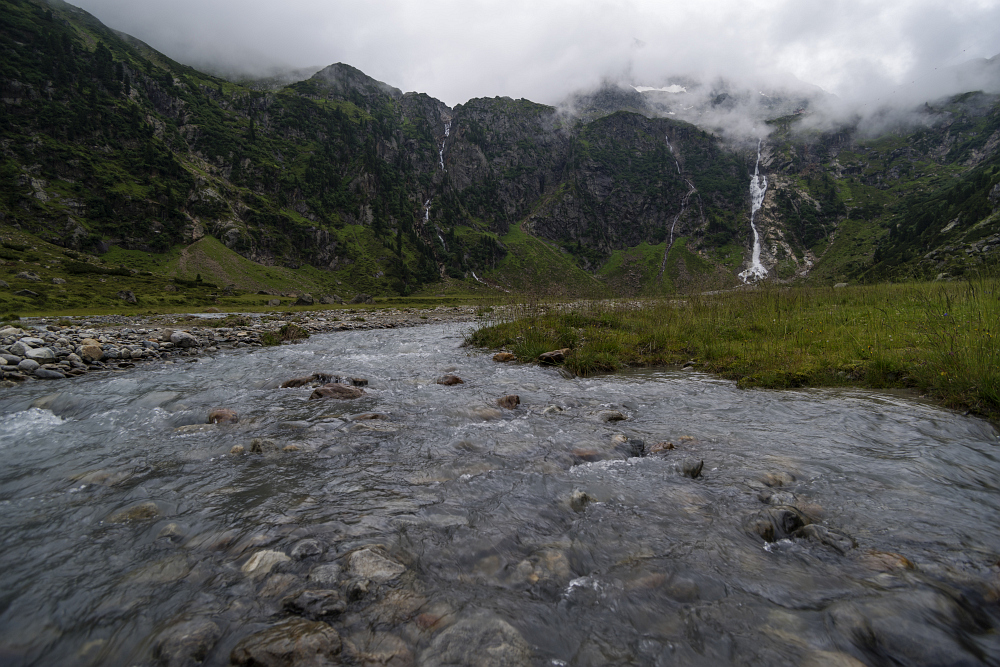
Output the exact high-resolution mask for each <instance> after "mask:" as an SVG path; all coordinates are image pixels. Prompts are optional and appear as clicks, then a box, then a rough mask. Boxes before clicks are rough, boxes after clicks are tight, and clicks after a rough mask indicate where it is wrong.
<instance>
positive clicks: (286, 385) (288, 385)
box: [281, 375, 316, 389]
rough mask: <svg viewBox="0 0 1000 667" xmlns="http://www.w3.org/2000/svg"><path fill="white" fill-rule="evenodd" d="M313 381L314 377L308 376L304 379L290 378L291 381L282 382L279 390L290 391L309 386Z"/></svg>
mask: <svg viewBox="0 0 1000 667" xmlns="http://www.w3.org/2000/svg"><path fill="white" fill-rule="evenodd" d="M315 379H316V376H315V375H308V376H306V377H301V378H292V379H291V380H286V381H285V382H282V383H281V388H282V389H292V388H295V387H302V386H304V385H307V384H309V383H310V382H313V381H314V380H315Z"/></svg>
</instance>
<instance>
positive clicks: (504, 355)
mask: <svg viewBox="0 0 1000 667" xmlns="http://www.w3.org/2000/svg"><path fill="white" fill-rule="evenodd" d="M493 361H496V362H500V363H503V362H507V361H517V355H516V354H511V353H510V352H497V353H496V354H494V355H493Z"/></svg>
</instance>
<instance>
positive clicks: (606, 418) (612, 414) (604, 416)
mask: <svg viewBox="0 0 1000 667" xmlns="http://www.w3.org/2000/svg"><path fill="white" fill-rule="evenodd" d="M597 416H598V417H599V418H600V419H601V421H602V422H620V421H623V420H625V419H628V417H626V416H625V415H623V414H622V413H621V412H619V411H618V410H603V411H601V412H599V413H598V414H597Z"/></svg>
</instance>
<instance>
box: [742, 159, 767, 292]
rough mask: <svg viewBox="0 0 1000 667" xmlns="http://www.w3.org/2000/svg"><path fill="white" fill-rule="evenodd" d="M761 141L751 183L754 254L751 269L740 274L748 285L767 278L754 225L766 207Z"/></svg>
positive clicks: (765, 180)
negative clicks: (761, 167)
mask: <svg viewBox="0 0 1000 667" xmlns="http://www.w3.org/2000/svg"><path fill="white" fill-rule="evenodd" d="M760 146H761V140H760V139H758V140H757V164H755V165H754V167H753V179H751V181H750V229H752V230H753V253H752V254H751V256H750V268H749V269H747V270H746V271H743V272H742V273H740V278H742V279H743V282H745V283H747V282H750V281H751V280H760V279H762V278H766V277H767V269H765V268H764V265H763V264H761V263H760V234H759V233H758V232H757V225H755V224H754V216H756V215H757V211H759V210H760V207H761V206H763V205H764V193H765V192H767V176H763V175H759V169H760Z"/></svg>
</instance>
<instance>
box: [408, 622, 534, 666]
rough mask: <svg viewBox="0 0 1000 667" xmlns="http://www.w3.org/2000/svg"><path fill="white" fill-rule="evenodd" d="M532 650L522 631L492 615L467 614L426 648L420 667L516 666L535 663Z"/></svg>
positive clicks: (421, 657)
mask: <svg viewBox="0 0 1000 667" xmlns="http://www.w3.org/2000/svg"><path fill="white" fill-rule="evenodd" d="M533 658H534V656H533V652H532V650H531V646H529V645H528V642H526V641H524V638H523V637H522V636H521V633H520V632H518V631H517V629H516V628H514V626H512V625H511V624H510V623H508V622H507V621H504V620H502V619H500V618H496V617H493V616H485V615H484V616H479V617H472V618H464V619H462V620H460V621H459V622H457V623H455V625H453V626H451V627H450V628H448V629H447V630H444V631H443V632H441V634H439V635H438V636H437V637H435V638H434V641H433V642H431V645H430V646H429V647H427V649H425V650H424V651H423V653H422V654H421V656H420V661H419V664H420V665H421V667H453V666H456V665H474V666H475V667H515V665H530V664H533V662H532V660H533Z"/></svg>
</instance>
